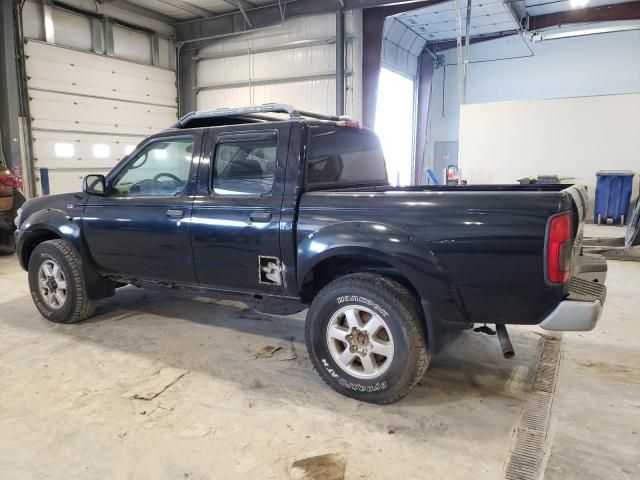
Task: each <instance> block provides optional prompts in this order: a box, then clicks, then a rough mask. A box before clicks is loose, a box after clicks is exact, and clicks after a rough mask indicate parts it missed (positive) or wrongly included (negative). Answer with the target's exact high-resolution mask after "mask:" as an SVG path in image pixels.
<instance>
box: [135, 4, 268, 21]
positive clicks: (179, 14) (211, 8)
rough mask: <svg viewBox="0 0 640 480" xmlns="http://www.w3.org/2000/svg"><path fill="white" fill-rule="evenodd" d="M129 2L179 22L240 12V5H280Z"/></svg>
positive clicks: (251, 6)
mask: <svg viewBox="0 0 640 480" xmlns="http://www.w3.org/2000/svg"><path fill="white" fill-rule="evenodd" d="M127 2H128V3H132V4H135V5H138V6H139V7H143V8H146V9H148V10H151V11H154V12H156V13H160V14H162V15H165V16H167V17H171V18H173V19H174V20H175V21H177V22H180V21H185V20H191V19H194V18H206V17H212V16H214V15H220V14H223V13H229V12H234V11H238V4H239V3H241V4H242V6H243V7H244V8H245V9H247V10H248V9H251V8H254V7H259V6H263V5H272V4H274V3H275V4H277V3H278V2H277V0H250V1H249V0H127Z"/></svg>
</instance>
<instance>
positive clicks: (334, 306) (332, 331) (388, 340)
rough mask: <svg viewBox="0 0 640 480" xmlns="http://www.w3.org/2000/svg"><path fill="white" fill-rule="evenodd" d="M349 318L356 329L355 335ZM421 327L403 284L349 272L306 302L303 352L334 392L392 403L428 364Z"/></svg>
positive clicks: (407, 390)
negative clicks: (308, 305)
mask: <svg viewBox="0 0 640 480" xmlns="http://www.w3.org/2000/svg"><path fill="white" fill-rule="evenodd" d="M352 312H353V313H352ZM354 315H355V317H354ZM348 317H349V318H350V319H351V321H349V318H348ZM354 318H355V319H356V320H355V322H357V323H358V324H359V325H360V327H361V328H356V330H355V333H354V330H353V326H354V325H355V324H354V323H353V322H354ZM380 320H382V323H380ZM372 321H374V322H373V323H370V322H372ZM376 324H377V325H382V326H381V327H375V326H373V325H376ZM370 325H372V326H371V327H370ZM422 325H423V322H422V315H421V311H420V307H419V305H418V302H417V300H416V299H415V297H414V296H413V295H412V294H411V293H409V291H407V289H406V288H404V287H403V286H402V285H400V284H399V283H397V282H395V281H393V280H390V279H388V278H386V277H382V276H379V275H373V274H368V273H356V274H351V275H347V276H344V277H341V278H338V279H337V280H334V281H333V282H331V283H330V284H328V285H327V286H325V287H324V288H323V289H322V290H321V291H320V292H319V293H318V295H317V296H316V297H315V298H314V300H313V302H312V303H311V307H310V309H309V313H308V315H307V321H306V327H305V334H306V335H305V337H306V343H307V351H308V352H309V357H310V358H311V362H312V363H313V366H314V367H315V369H316V371H317V372H318V374H319V375H320V377H321V378H322V380H324V382H325V383H326V384H327V385H329V386H330V387H331V388H333V389H334V390H335V391H336V392H338V393H340V394H342V395H345V396H347V397H351V398H354V399H356V400H361V401H363V402H369V403H376V404H387V403H393V402H396V401H398V400H400V399H401V398H403V397H404V396H405V395H407V393H409V391H410V390H411V389H412V388H413V387H414V386H415V384H416V383H418V381H419V380H420V379H421V378H422V376H423V375H424V372H425V371H426V370H427V367H428V366H429V361H430V359H431V356H430V354H429V351H428V349H427V344H426V336H425V334H424V329H423V326H422ZM372 332H373V333H372ZM343 334H344V335H345V336H344V338H342V335H343ZM338 337H340V339H339V340H338V339H337V338H338ZM390 345H391V348H389V346H390ZM354 349H355V352H354ZM367 349H368V350H367ZM354 353H355V354H354ZM372 353H373V354H374V355H373V358H372ZM379 353H382V354H381V355H380V354H379ZM350 358H351V363H350V364H349V361H350V360H349V359H350ZM342 359H346V361H342ZM372 365H373V369H372V368H371V367H372Z"/></svg>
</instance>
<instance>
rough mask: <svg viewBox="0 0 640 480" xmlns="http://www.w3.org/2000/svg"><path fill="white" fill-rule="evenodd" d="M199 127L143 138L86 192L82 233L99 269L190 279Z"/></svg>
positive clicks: (153, 277)
mask: <svg viewBox="0 0 640 480" xmlns="http://www.w3.org/2000/svg"><path fill="white" fill-rule="evenodd" d="M201 138H202V132H201V131H186V132H183V131H177V132H168V133H166V134H163V135H162V136H156V137H154V138H152V139H150V140H149V141H148V142H146V143H145V144H143V145H142V146H141V148H139V149H138V150H137V151H136V152H134V153H133V154H132V156H131V159H130V160H129V161H127V162H126V163H125V164H124V165H122V166H121V167H120V168H119V170H118V171H116V172H114V174H113V175H112V176H111V177H110V178H109V180H108V191H109V192H110V193H109V194H108V195H105V196H96V195H92V196H91V197H90V198H89V200H88V202H87V205H86V206H85V210H84V218H83V222H84V225H83V233H84V235H85V239H86V241H87V244H88V246H89V251H90V252H91V254H92V256H93V259H94V260H95V262H96V263H97V265H98V267H99V268H100V270H101V271H103V272H107V273H111V274H115V275H122V276H126V277H133V278H142V279H149V280H156V281H167V282H176V283H188V284H196V283H197V282H196V277H195V270H194V267H193V253H192V250H191V237H190V233H191V224H190V218H191V206H192V204H193V193H194V191H193V190H194V188H195V178H196V170H197V166H196V165H197V161H194V160H197V159H198V157H199V152H200V147H201Z"/></svg>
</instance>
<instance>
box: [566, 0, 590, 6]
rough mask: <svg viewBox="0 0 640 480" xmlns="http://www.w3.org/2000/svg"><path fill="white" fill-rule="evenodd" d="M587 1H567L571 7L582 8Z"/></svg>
mask: <svg viewBox="0 0 640 480" xmlns="http://www.w3.org/2000/svg"><path fill="white" fill-rule="evenodd" d="M587 3H589V0H571V1H570V2H569V4H570V5H571V8H582V7H584V6H585V5H586V4H587Z"/></svg>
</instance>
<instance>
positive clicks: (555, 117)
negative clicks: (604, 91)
mask: <svg viewBox="0 0 640 480" xmlns="http://www.w3.org/2000/svg"><path fill="white" fill-rule="evenodd" d="M639 115H640V94H638V93H636V94H620V95H602V96H592V97H574V98H561V99H549V100H529V101H520V102H496V103H482V104H475V105H463V106H462V109H461V117H460V132H461V133H460V167H461V168H462V171H463V172H464V176H465V177H466V178H467V179H468V181H469V183H514V181H515V180H516V179H518V178H523V177H529V176H532V175H537V174H557V175H559V176H561V177H571V178H572V179H571V180H568V181H569V182H571V183H580V184H584V185H587V186H588V187H590V197H591V200H593V192H594V186H595V181H596V172H597V171H598V170H632V171H635V172H636V174H640V135H638V132H639V129H638V116H639ZM636 183H637V179H636Z"/></svg>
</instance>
